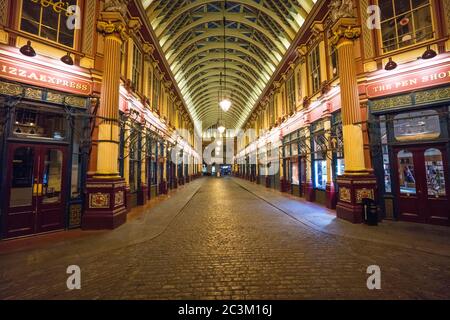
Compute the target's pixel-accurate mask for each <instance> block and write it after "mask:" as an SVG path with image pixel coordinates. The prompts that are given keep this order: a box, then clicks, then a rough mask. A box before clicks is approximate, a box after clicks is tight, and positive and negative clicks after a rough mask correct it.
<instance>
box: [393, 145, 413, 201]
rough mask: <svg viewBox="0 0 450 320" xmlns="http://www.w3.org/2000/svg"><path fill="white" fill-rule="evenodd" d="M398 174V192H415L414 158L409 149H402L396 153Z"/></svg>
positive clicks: (410, 193)
mask: <svg viewBox="0 0 450 320" xmlns="http://www.w3.org/2000/svg"><path fill="white" fill-rule="evenodd" d="M397 157H398V175H399V183H400V193H401V194H406V195H412V194H413V195H415V194H416V178H415V173H414V158H413V154H412V153H411V152H409V151H406V150H402V151H400V152H399V153H398V156H397Z"/></svg>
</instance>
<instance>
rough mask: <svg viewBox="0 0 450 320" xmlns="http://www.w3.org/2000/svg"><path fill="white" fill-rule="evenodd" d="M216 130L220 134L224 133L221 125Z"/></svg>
mask: <svg viewBox="0 0 450 320" xmlns="http://www.w3.org/2000/svg"><path fill="white" fill-rule="evenodd" d="M217 130H218V131H219V133H220V134H222V133H224V132H225V127H224V126H223V125H220V126H219V127H218V128H217Z"/></svg>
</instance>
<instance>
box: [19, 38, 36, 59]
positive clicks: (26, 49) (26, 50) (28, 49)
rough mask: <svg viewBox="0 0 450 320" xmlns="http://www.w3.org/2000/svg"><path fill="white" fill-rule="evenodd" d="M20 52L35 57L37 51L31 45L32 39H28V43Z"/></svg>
mask: <svg viewBox="0 0 450 320" xmlns="http://www.w3.org/2000/svg"><path fill="white" fill-rule="evenodd" d="M20 53H21V54H23V55H24V56H27V57H35V56H36V51H34V49H33V47H32V46H31V41H29V40H28V42H27V44H26V45H24V46H23V47H22V48H20Z"/></svg>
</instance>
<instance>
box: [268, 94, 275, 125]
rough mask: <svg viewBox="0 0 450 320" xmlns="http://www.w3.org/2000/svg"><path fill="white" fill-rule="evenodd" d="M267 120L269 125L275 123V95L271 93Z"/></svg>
mask: <svg viewBox="0 0 450 320" xmlns="http://www.w3.org/2000/svg"><path fill="white" fill-rule="evenodd" d="M269 121H270V126H272V125H274V124H275V121H276V114H275V96H274V95H272V96H271V97H270V99H269Z"/></svg>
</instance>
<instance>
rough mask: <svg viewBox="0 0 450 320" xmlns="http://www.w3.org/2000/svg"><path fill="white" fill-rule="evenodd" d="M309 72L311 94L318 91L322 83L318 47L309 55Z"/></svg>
mask: <svg viewBox="0 0 450 320" xmlns="http://www.w3.org/2000/svg"><path fill="white" fill-rule="evenodd" d="M309 71H310V75H311V86H312V92H313V93H315V92H317V91H319V89H320V84H321V82H322V80H321V76H320V51H319V46H316V47H315V48H314V49H313V50H312V51H311V53H310V54H309Z"/></svg>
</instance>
